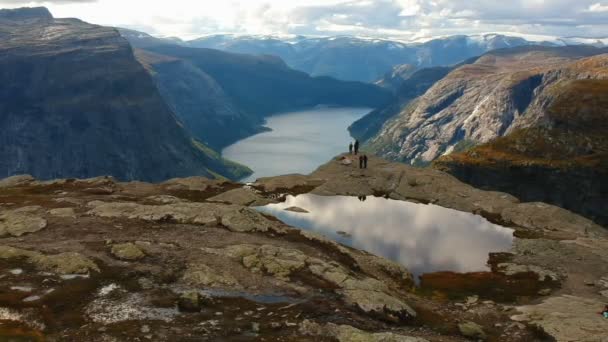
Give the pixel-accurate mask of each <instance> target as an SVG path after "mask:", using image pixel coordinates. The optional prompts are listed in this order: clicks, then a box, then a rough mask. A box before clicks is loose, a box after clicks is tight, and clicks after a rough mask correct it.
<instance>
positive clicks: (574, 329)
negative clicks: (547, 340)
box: [511, 295, 608, 342]
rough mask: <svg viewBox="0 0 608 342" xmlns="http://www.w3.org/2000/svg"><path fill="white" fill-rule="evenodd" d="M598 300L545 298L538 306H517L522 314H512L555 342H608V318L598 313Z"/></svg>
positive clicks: (601, 307) (569, 297)
mask: <svg viewBox="0 0 608 342" xmlns="http://www.w3.org/2000/svg"><path fill="white" fill-rule="evenodd" d="M603 308H604V303H602V302H601V301H598V300H595V299H590V298H583V297H576V296H569V295H564V296H559V297H552V298H548V299H546V300H545V301H543V302H542V303H541V304H538V305H527V306H520V307H517V308H516V310H517V311H519V312H520V313H521V314H519V315H516V316H513V317H511V318H512V319H513V320H515V321H520V322H527V323H530V324H534V325H537V326H538V327H540V328H541V329H542V330H544V332H545V333H547V334H548V335H549V336H551V337H553V338H555V340H556V341H558V342H561V341H564V342H566V341H598V342H606V341H608V333H607V332H608V319H605V318H603V317H602V316H601V315H600V314H599V312H600V311H602V309H603Z"/></svg>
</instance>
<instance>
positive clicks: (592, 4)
mask: <svg viewBox="0 0 608 342" xmlns="http://www.w3.org/2000/svg"><path fill="white" fill-rule="evenodd" d="M22 6H46V7H48V8H49V9H50V10H51V12H52V13H53V14H54V16H55V17H59V18H62V17H77V18H80V19H83V20H85V21H88V22H91V23H95V24H100V25H108V26H118V27H125V28H131V29H136V30H141V31H144V32H147V33H150V34H153V35H156V36H166V37H170V36H174V37H180V38H182V39H193V38H196V37H200V36H203V35H209V34H216V33H236V34H274V35H288V34H302V35H314V36H333V35H357V36H367V37H377V38H387V39H399V40H404V41H412V40H423V39H428V38H432V37H438V36H447V35H454V34H478V33H491V32H500V33H517V34H526V35H548V36H559V37H595V38H606V37H608V0H346V1H345V0H240V1H236V0H171V1H164V0H51V1H28V0H25V1H22V0H0V7H3V8H14V7H22Z"/></svg>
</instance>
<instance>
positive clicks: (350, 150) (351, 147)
mask: <svg viewBox="0 0 608 342" xmlns="http://www.w3.org/2000/svg"><path fill="white" fill-rule="evenodd" d="M348 154H353V143H352V142H351V143H350V144H349V145H348Z"/></svg>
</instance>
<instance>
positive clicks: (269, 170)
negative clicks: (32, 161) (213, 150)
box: [222, 108, 371, 182]
mask: <svg viewBox="0 0 608 342" xmlns="http://www.w3.org/2000/svg"><path fill="white" fill-rule="evenodd" d="M370 111H371V109H369V108H317V109H311V110H306V111H299V112H290V113H283V114H279V115H275V116H272V117H269V118H268V119H267V123H266V126H267V127H268V128H270V129H272V131H269V132H264V133H260V134H257V135H255V136H252V137H249V138H247V139H244V140H241V141H238V142H237V143H235V144H233V145H231V146H228V147H227V148H225V149H224V150H223V151H222V155H223V156H224V157H225V158H228V159H230V160H234V161H237V162H239V163H241V164H244V165H247V166H249V167H250V168H251V169H252V170H253V171H254V174H253V175H251V176H249V177H247V178H246V179H243V180H242V181H244V182H249V181H255V180H256V179H257V178H260V177H271V176H278V175H285V174H291V173H301V174H308V173H311V172H312V171H314V170H315V169H317V168H318V167H319V166H320V165H322V164H324V163H326V162H327V161H328V160H330V159H331V158H332V157H334V156H336V155H338V154H340V153H343V152H345V151H348V143H349V142H350V141H352V138H351V137H350V134H349V133H348V130H347V128H348V126H350V125H351V124H352V123H353V122H354V121H356V120H358V119H360V118H361V117H363V116H364V115H365V114H367V113H369V112H370Z"/></svg>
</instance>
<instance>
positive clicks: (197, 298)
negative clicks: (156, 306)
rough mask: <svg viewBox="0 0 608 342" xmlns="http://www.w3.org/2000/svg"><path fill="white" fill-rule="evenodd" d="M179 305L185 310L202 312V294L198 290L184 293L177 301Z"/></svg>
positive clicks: (181, 309)
mask: <svg viewBox="0 0 608 342" xmlns="http://www.w3.org/2000/svg"><path fill="white" fill-rule="evenodd" d="M177 307H178V308H179V310H180V311H183V312H200V311H201V309H202V307H203V299H202V296H201V294H200V293H199V292H197V291H190V292H186V293H183V294H182V295H181V296H180V297H179V300H178V301H177Z"/></svg>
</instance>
